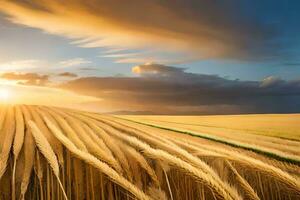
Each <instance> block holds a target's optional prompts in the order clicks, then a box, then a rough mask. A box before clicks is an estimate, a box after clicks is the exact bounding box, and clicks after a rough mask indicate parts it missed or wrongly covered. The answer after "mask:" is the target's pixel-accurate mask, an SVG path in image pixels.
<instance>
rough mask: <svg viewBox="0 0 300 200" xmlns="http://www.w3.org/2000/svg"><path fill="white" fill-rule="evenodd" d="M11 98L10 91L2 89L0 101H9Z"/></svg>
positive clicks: (0, 90) (0, 89)
mask: <svg viewBox="0 0 300 200" xmlns="http://www.w3.org/2000/svg"><path fill="white" fill-rule="evenodd" d="M10 96H11V92H10V90H8V89H6V88H0V100H1V101H7V100H8V99H9V98H10Z"/></svg>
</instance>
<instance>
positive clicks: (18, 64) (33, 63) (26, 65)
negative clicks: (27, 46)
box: [0, 59, 41, 71]
mask: <svg viewBox="0 0 300 200" xmlns="http://www.w3.org/2000/svg"><path fill="white" fill-rule="evenodd" d="M40 64H41V61H40V60H35V59H28V60H15V61H10V62H4V63H0V69H1V71H12V70H14V71H17V70H29V69H36V68H38V67H40Z"/></svg>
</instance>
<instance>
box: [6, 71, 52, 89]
mask: <svg viewBox="0 0 300 200" xmlns="http://www.w3.org/2000/svg"><path fill="white" fill-rule="evenodd" d="M0 78H2V79H6V80H13V81H19V82H18V83H19V84H22V85H37V86H45V85H47V84H48V83H49V76H48V75H40V74H37V73H17V72H7V73H3V74H1V75H0Z"/></svg>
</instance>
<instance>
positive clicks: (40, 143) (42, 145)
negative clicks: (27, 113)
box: [28, 121, 68, 199]
mask: <svg viewBox="0 0 300 200" xmlns="http://www.w3.org/2000/svg"><path fill="white" fill-rule="evenodd" d="M28 124H29V126H30V128H31V132H32V135H33V138H34V140H35V143H36V145H37V147H38V148H39V150H40V152H41V153H42V154H43V156H44V157H45V158H46V160H47V161H48V163H49V165H50V167H51V169H52V171H53V173H54V175H55V176H56V178H57V181H58V183H59V186H60V187H61V190H62V192H63V195H64V197H65V199H68V197H67V195H66V193H65V190H64V188H63V186H62V184H61V182H60V179H59V164H58V161H57V158H56V155H55V153H54V151H53V149H52V147H51V145H50V144H49V142H48V141H47V138H46V137H45V136H44V135H43V133H42V132H41V131H40V129H39V128H38V127H37V125H36V124H35V123H34V122H33V121H29V122H28Z"/></svg>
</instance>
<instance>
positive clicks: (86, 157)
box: [44, 117, 151, 200]
mask: <svg viewBox="0 0 300 200" xmlns="http://www.w3.org/2000/svg"><path fill="white" fill-rule="evenodd" d="M44 120H45V122H46V124H47V126H48V127H49V129H50V130H51V131H52V133H53V134H54V135H55V137H56V138H57V139H58V140H59V141H60V142H61V143H62V144H63V145H64V146H65V147H66V148H67V149H68V150H69V151H70V152H71V153H73V154H74V155H75V156H76V157H78V158H80V159H81V160H83V161H84V162H86V163H88V164H90V165H92V166H93V167H95V168H97V169H98V170H99V171H101V172H102V173H104V174H106V175H107V176H108V177H109V178H110V179H112V180H113V181H114V182H115V183H117V184H118V185H120V186H121V187H123V188H124V189H126V190H127V191H129V192H130V193H132V194H133V195H135V196H136V197H137V198H138V199H140V200H150V199H151V198H150V197H149V196H147V195H146V194H145V193H144V192H143V191H141V190H140V189H138V188H137V187H136V186H135V185H133V184H132V183H130V182H129V181H128V180H126V179H125V178H124V177H122V176H120V175H119V174H118V173H117V172H116V171H115V170H114V169H112V168H111V167H109V166H108V165H107V164H105V163H103V162H101V161H100V160H98V159H97V158H96V157H94V156H93V155H91V154H89V153H87V152H84V151H82V150H80V149H78V148H77V147H76V146H75V145H74V144H73V143H72V142H71V141H70V140H69V139H68V138H67V137H66V136H65V135H64V134H63V133H62V132H61V131H60V130H59V129H57V127H55V126H54V125H53V123H52V122H51V121H50V120H49V119H47V118H46V117H44Z"/></svg>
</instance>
